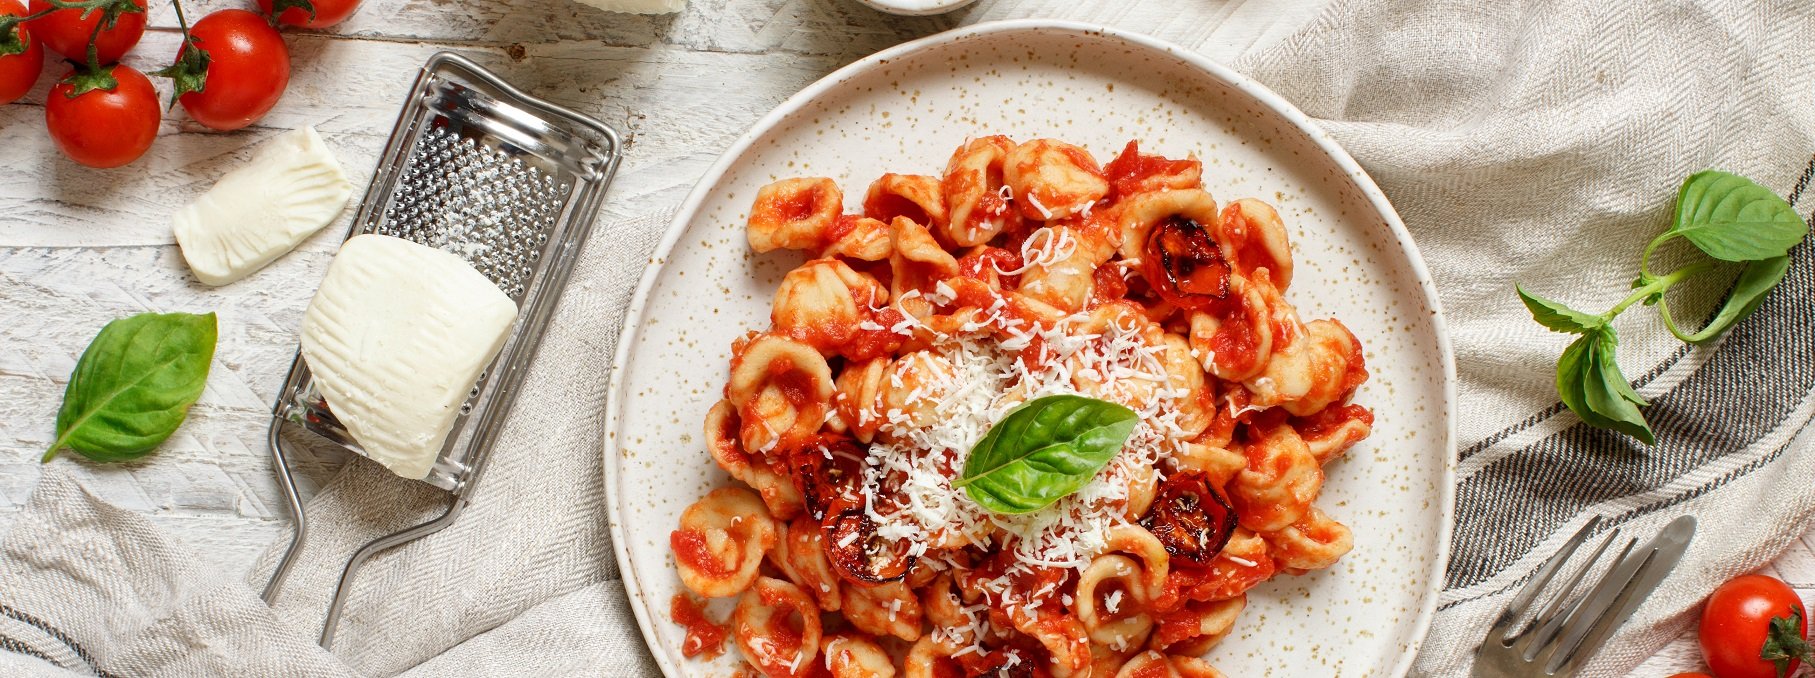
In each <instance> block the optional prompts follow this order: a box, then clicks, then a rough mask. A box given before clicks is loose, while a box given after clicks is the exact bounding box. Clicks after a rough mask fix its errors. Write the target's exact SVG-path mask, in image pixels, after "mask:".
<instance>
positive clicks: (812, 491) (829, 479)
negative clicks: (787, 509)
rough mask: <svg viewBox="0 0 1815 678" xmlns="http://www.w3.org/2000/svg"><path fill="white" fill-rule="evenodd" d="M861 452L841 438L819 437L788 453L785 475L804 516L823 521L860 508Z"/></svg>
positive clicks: (854, 443) (848, 440) (861, 494)
mask: <svg viewBox="0 0 1815 678" xmlns="http://www.w3.org/2000/svg"><path fill="white" fill-rule="evenodd" d="M863 459H864V450H863V449H862V448H860V447H858V446H857V442H856V441H854V440H851V439H850V438H845V437H842V436H822V437H819V438H816V439H814V440H812V441H810V442H808V443H807V444H804V445H801V446H800V447H797V448H795V449H794V451H792V452H790V453H789V461H788V473H789V476H790V478H791V479H792V480H793V481H794V489H796V490H799V491H800V496H801V499H802V500H803V503H805V504H806V505H807V515H809V516H812V517H813V519H814V520H825V519H826V518H827V517H829V516H836V515H838V514H840V513H844V512H845V511H848V510H851V509H853V508H861V507H862V506H863V483H864V479H863V468H864V461H863Z"/></svg>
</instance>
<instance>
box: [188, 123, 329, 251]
mask: <svg viewBox="0 0 1815 678" xmlns="http://www.w3.org/2000/svg"><path fill="white" fill-rule="evenodd" d="M351 195H353V185H352V184H351V183H348V182H347V175H346V173H345V172H343V171H341V169H340V162H339V161H337V160H335V159H334V154H333V152H331V151H329V150H328V146H327V144H324V143H322V140H321V135H320V134H316V133H315V128H313V127H304V128H302V129H299V130H293V131H289V132H285V133H283V134H280V135H278V136H277V137H276V138H274V139H272V140H271V141H268V142H266V143H265V145H264V146H260V147H259V149H258V151H257V152H256V153H254V154H253V155H252V161H251V162H248V163H246V164H245V165H244V166H242V167H239V168H237V169H234V170H233V171H231V172H228V173H227V174H225V175H223V176H222V177H221V179H220V181H219V182H217V183H215V184H214V187H213V188H210V189H208V192H207V193H203V194H202V195H201V197H199V198H196V199H195V202H192V203H189V204H188V205H185V206H184V207H183V208H182V209H180V210H177V213H176V218H175V223H174V224H172V228H171V230H173V231H175V232H176V242H177V244H178V245H181V246H182V248H183V259H184V260H186V261H188V262H189V270H191V271H194V272H195V277H196V278H199V279H201V281H202V282H204V283H207V284H209V285H225V284H227V283H230V282H233V281H235V280H239V279H240V278H244V277H246V276H247V275H248V274H250V273H252V272H253V271H256V270H258V269H261V268H264V267H265V264H269V263H271V262H272V260H275V259H277V258H278V257H280V256H283V254H284V253H285V252H288V251H290V250H291V249H292V248H294V247H296V245H297V244H298V243H301V242H302V241H303V239H304V238H307V237H309V236H310V235H313V234H314V233H315V232H316V231H319V230H321V227H323V226H326V225H328V224H329V223H330V222H332V221H334V217H336V216H339V215H340V211H341V209H343V208H345V207H346V205H347V197H348V196H351Z"/></svg>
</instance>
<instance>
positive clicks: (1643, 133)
mask: <svg viewBox="0 0 1815 678" xmlns="http://www.w3.org/2000/svg"><path fill="white" fill-rule="evenodd" d="M1810 40H1815V7H1812V6H1811V5H1809V4H1808V3H1794V2H1762V3H1760V2H1741V1H1728V0H1696V1H1693V2H1562V1H1557V0H1523V1H1515V2H1494V3H1481V2H1472V1H1469V0H1367V1H1361V0H1338V2H1336V3H1335V4H1334V5H1333V6H1331V7H1330V8H1328V10H1327V11H1326V12H1325V13H1324V14H1323V15H1322V16H1321V17H1320V18H1319V19H1318V20H1317V21H1315V22H1314V23H1313V24H1312V25H1310V26H1308V27H1307V28H1306V29H1305V30H1303V31H1301V32H1300V33H1299V34H1297V35H1295V36H1293V37H1291V38H1289V39H1287V40H1286V41H1284V42H1283V43H1281V44H1279V45H1277V46H1276V47H1275V48H1273V49H1270V50H1266V51H1263V52H1261V53H1259V54H1256V55H1254V56H1253V57H1252V58H1250V59H1247V60H1245V61H1243V62H1240V63H1239V64H1238V68H1240V69H1241V70H1243V71H1245V72H1247V73H1249V74H1251V75H1253V76H1254V77H1256V78H1257V79H1259V80H1260V81H1262V82H1264V83H1266V84H1267V85H1269V86H1271V87H1273V88H1274V89H1275V90H1276V91H1278V92H1279V93H1280V94H1282V95H1284V96H1285V97H1286V98H1287V99H1289V100H1291V101H1293V102H1295V103H1297V104H1298V105H1299V106H1300V107H1301V108H1303V109H1304V110H1305V112H1307V113H1309V114H1310V115H1311V116H1313V117H1315V118H1317V119H1318V121H1319V123H1320V124H1321V125H1322V126H1323V127H1324V128H1325V129H1327V130H1329V132H1330V133H1331V134H1332V135H1333V136H1334V137H1335V138H1336V139H1337V140H1338V141H1339V142H1340V143H1341V144H1342V145H1343V146H1344V147H1345V148H1347V149H1348V150H1349V152H1350V153H1352V154H1354V156H1355V157H1356V158H1357V159H1359V160H1360V161H1361V163H1362V164H1363V165H1364V166H1365V167H1366V169H1367V170H1368V173H1369V174H1370V175H1372V176H1373V177H1374V179H1375V180H1376V181H1377V182H1379V184H1380V185H1381V188H1382V189H1384V190H1385V192H1386V194H1387V196H1388V197H1389V198H1391V199H1392V201H1393V204H1394V205H1395V207H1396V208H1397V209H1398V211H1399V213H1400V215H1401V216H1402V217H1403V218H1404V220H1405V223H1406V225H1407V226H1408V227H1409V228H1410V230H1411V231H1412V234H1413V237H1414V239H1415V240H1416V241H1417V243H1418V246H1419V248H1420V249H1421V250H1422V251H1423V254H1424V258H1425V261H1426V262H1427V263H1428V264H1429V265H1430V267H1431V272H1432V275H1433V276H1434V277H1435V279H1436V283H1437V290H1438V293H1439V295H1440V296H1441V298H1442V302H1443V306H1444V309H1445V312H1446V316H1447V320H1448V321H1449V326H1450V330H1451V333H1452V337H1453V339H1454V343H1455V350H1456V358H1457V360H1456V363H1457V370H1458V373H1459V376H1460V377H1461V381H1462V385H1461V386H1462V388H1461V394H1460V398H1461V399H1460V402H1459V403H1458V404H1459V414H1460V417H1461V421H1460V422H1459V423H1460V436H1459V438H1460V439H1459V441H1458V442H1459V446H1460V447H1461V450H1460V456H1461V461H1460V464H1459V468H1458V473H1457V481H1458V484H1457V513H1456V525H1455V532H1454V545H1453V551H1452V553H1451V556H1450V561H1449V567H1448V574H1447V577H1446V578H1445V581H1444V591H1443V594H1442V596H1441V600H1440V608H1439V612H1438V615H1437V619H1436V623H1435V624H1433V626H1432V631H1431V634H1430V636H1429V639H1428V640H1427V642H1426V646H1425V648H1424V650H1423V652H1422V653H1421V654H1420V656H1419V659H1418V663H1417V671H1418V672H1419V673H1422V674H1429V675H1466V667H1468V666H1469V665H1470V661H1469V660H1470V658H1471V654H1472V651H1473V648H1474V647H1475V645H1476V644H1478V643H1479V642H1480V641H1481V637H1482V635H1483V634H1484V633H1485V630H1486V627H1487V626H1488V625H1489V624H1491V622H1492V619H1493V617H1494V616H1495V615H1497V614H1498V613H1499V612H1500V610H1501V609H1502V608H1503V607H1504V606H1505V604H1506V602H1507V600H1508V599H1509V598H1510V597H1511V596H1512V594H1513V593H1515V592H1516V591H1517V589H1518V586H1520V585H1522V584H1523V583H1524V582H1525V581H1527V580H1528V579H1529V578H1530V576H1531V575H1532V573H1533V572H1534V571H1535V570H1536V568H1537V566H1538V565H1539V564H1541V563H1542V562H1543V560H1544V559H1545V558H1547V557H1549V556H1550V555H1551V554H1552V553H1554V552H1555V550H1556V549H1557V547H1558V546H1559V545H1560V544H1561V542H1562V541H1563V540H1565V539H1567V538H1568V537H1569V536H1570V535H1571V534H1573V533H1574V532H1575V531H1576V530H1577V528H1579V527H1580V526H1581V525H1582V524H1583V523H1584V522H1586V521H1587V520H1588V519H1589V517H1590V516H1594V515H1600V516H1603V518H1604V520H1605V521H1606V522H1607V523H1609V524H1610V525H1617V526H1619V527H1621V528H1622V529H1624V530H1625V531H1626V533H1627V534H1631V535H1633V536H1639V537H1641V538H1643V539H1648V538H1650V536H1651V535H1653V534H1655V533H1656V531H1657V530H1658V529H1659V528H1660V527H1662V525H1663V524H1664V523H1666V522H1668V521H1669V520H1671V519H1672V518H1675V517H1676V516H1679V515H1683V514H1693V515H1696V516H1697V517H1698V518H1699V520H1700V529H1699V531H1698V532H1697V534H1696V537H1695V540H1694V542H1693V544H1692V546H1691V548H1690V550H1689V552H1688V554H1687V556H1686V557H1685V558H1684V560H1683V562H1682V563H1681V564H1680V565H1679V566H1678V567H1677V569H1676V571H1675V572H1674V573H1673V575H1672V576H1671V577H1670V578H1669V579H1668V580H1667V581H1666V582H1665V583H1664V585H1663V587H1662V588H1661V589H1660V590H1659V591H1658V592H1657V593H1656V594H1654V595H1653V597H1652V598H1651V600H1649V601H1648V602H1647V604H1646V605H1645V606H1644V608H1643V609H1641V611H1640V612H1639V613H1638V614H1637V615H1636V616H1635V617H1634V618H1633V619H1632V621H1630V622H1628V623H1627V624H1626V626H1625V627H1623V629H1622V631H1621V633H1620V634H1619V635H1617V636H1616V637H1615V638H1613V639H1612V641H1611V642H1610V643H1608V649H1607V650H1606V651H1605V652H1603V653H1602V654H1601V655H1600V656H1598V657H1596V659H1595V661H1594V662H1593V664H1592V665H1591V667H1590V668H1591V670H1589V671H1587V672H1586V674H1585V675H1595V676H1615V675H1624V674H1625V672H1626V671H1627V670H1629V669H1630V668H1632V667H1634V666H1637V665H1638V664H1639V663H1640V662H1641V661H1642V660H1643V659H1644V658H1645V657H1647V656H1649V655H1651V654H1653V653H1655V652H1656V651H1657V650H1658V649H1659V648H1660V647H1662V646H1663V645H1664V644H1665V643H1667V642H1668V641H1669V640H1671V639H1673V638H1675V637H1677V636H1678V635H1680V634H1681V633H1682V632H1683V631H1685V630H1686V629H1688V628H1689V624H1690V623H1692V621H1693V620H1694V618H1695V614H1694V611H1693V607H1694V606H1695V605H1696V604H1697V603H1698V602H1699V601H1700V599H1701V597H1702V596H1705V595H1707V592H1708V591H1710V590H1712V589H1713V587H1714V586H1716V585H1718V584H1719V583H1720V582H1722V581H1725V580H1726V579H1728V578H1730V577H1732V576H1733V575H1736V574H1738V573H1741V572H1744V571H1747V570H1751V569H1754V568H1757V567H1758V566H1760V565H1762V564H1764V563H1766V562H1769V561H1770V560H1771V559H1772V558H1773V557H1774V556H1775V555H1776V554H1777V553H1779V552H1781V551H1782V550H1783V548H1784V547H1785V546H1786V545H1787V544H1788V543H1789V541H1790V540H1792V539H1795V538H1796V537H1797V536H1799V535H1801V534H1802V532H1803V531H1804V530H1806V529H1807V525H1808V523H1809V520H1810V516H1811V514H1812V513H1815V480H1812V479H1815V448H1812V446H1811V442H1810V437H1809V435H1808V434H1807V431H1806V429H1808V428H1809V426H1808V425H1809V422H1810V419H1811V416H1812V411H1815V255H1812V254H1811V247H1810V245H1809V244H1807V243H1805V244H1803V245H1799V246H1798V247H1797V248H1796V249H1795V250H1794V251H1793V262H1794V263H1793V264H1792V265H1791V270H1790V273H1789V274H1788V276H1787V277H1786V278H1785V280H1784V281H1783V283H1782V284H1781V285H1780V286H1779V287H1778V289H1776V290H1775V291H1774V292H1773V293H1772V294H1771V296H1770V297H1769V299H1768V300H1767V301H1766V302H1765V303H1764V305H1763V306H1761V307H1760V308H1759V310H1758V311H1757V313H1756V314H1755V315H1753V316H1752V317H1750V318H1749V319H1747V320H1746V321H1744V322H1742V323H1741V324H1740V325H1739V326H1738V327H1736V328H1735V329H1734V330H1733V331H1731V332H1730V333H1729V334H1728V335H1727V336H1726V337H1725V338H1724V339H1723V340H1722V342H1721V343H1720V344H1719V345H1717V346H1713V347H1707V348H1703V349H1698V350H1686V349H1685V348H1684V345H1683V344H1682V343H1681V342H1678V341H1676V340H1675V339H1674V338H1672V337H1671V336H1670V334H1669V333H1668V332H1667V331H1665V330H1664V328H1663V327H1662V325H1661V323H1659V322H1658V321H1657V320H1656V317H1657V314H1656V313H1654V312H1652V311H1651V310H1649V309H1645V308H1643V307H1638V308H1634V309H1631V310H1628V311H1627V312H1626V313H1624V314H1623V315H1621V316H1620V318H1619V319H1618V321H1617V322H1616V327H1617V328H1618V330H1619V332H1620V337H1621V347H1620V351H1619V354H1620V362H1621V366H1622V367H1623V368H1624V371H1625V374H1626V375H1627V376H1628V377H1629V378H1632V379H1634V380H1635V382H1636V383H1637V386H1638V390H1639V392H1640V393H1641V394H1643V395H1644V396H1645V397H1646V398H1648V399H1650V400H1651V401H1652V405H1651V406H1650V407H1649V408H1646V409H1645V416H1646V417H1647V418H1648V419H1649V420H1650V421H1651V422H1652V424H1653V426H1654V428H1655V429H1656V432H1657V437H1658V445H1656V446H1655V447H1646V446H1644V445H1642V444H1639V443H1636V442H1635V441H1632V440H1630V439H1627V438H1624V437H1621V436H1619V435H1616V434H1613V433H1610V432H1607V431H1602V430H1598V429H1592V428H1588V427H1587V426H1585V425H1583V424H1582V423H1580V421H1579V420H1578V419H1577V418H1576V417H1575V416H1574V415H1573V414H1570V413H1568V412H1567V411H1566V410H1562V409H1561V407H1560V406H1558V405H1557V397H1556V391H1555V388H1554V386H1553V385H1552V383H1551V381H1552V379H1553V375H1554V373H1555V372H1554V370H1555V368H1554V366H1555V364H1556V358H1557V356H1558V355H1559V354H1560V353H1561V352H1562V349H1563V347H1564V346H1565V345H1566V344H1567V343H1568V342H1569V340H1570V338H1569V337H1565V336H1563V335H1560V334H1553V333H1550V332H1548V331H1546V330H1544V329H1543V328H1542V327H1540V326H1538V325H1537V324H1536V323H1534V322H1533V321H1532V320H1531V318H1530V316H1529V315H1528V314H1527V312H1526V311H1525V309H1524V308H1523V306H1522V305H1521V304H1520V302H1519V301H1518V299H1517V298H1516V296H1515V294H1514V289H1513V285H1514V283H1515V282H1521V283H1525V284H1527V285H1530V286H1531V287H1532V289H1534V290H1535V291H1536V292H1538V293H1539V294H1542V295H1545V296H1548V297H1551V298H1555V299H1561V300H1563V301H1565V302H1567V303H1570V304H1571V305H1573V306H1575V307H1577V308H1581V309H1583V310H1586V311H1589V312H1596V313H1598V312H1600V311H1602V310H1604V309H1606V308H1608V307H1611V306H1612V305H1613V304H1614V303H1616V302H1618V301H1619V300H1620V299H1621V298H1623V297H1624V296H1625V295H1626V293H1627V292H1628V291H1629V287H1630V285H1629V284H1630V282H1631V280H1632V279H1633V277H1635V276H1636V275H1637V266H1638V257H1639V252H1640V250H1641V249H1642V248H1643V246H1644V244H1645V243H1646V242H1648V241H1649V240H1650V239H1651V238H1652V237H1653V236H1655V235H1656V234H1658V233H1660V232H1662V231H1663V229H1664V228H1665V227H1666V226H1667V225H1668V223H1669V209H1670V206H1671V204H1672V203H1673V201H1674V199H1675V195H1676V188H1677V186H1678V184H1680V183H1681V181H1682V179H1683V178H1684V177H1686V176H1688V175H1689V174H1691V173H1693V172H1695V171H1698V170H1701V169H1705V168H1710V167H1714V168H1721V169H1726V170H1730V171H1734V172H1739V173H1741V174H1744V175H1746V176H1749V177H1751V178H1753V179H1754V180H1756V181H1758V182H1760V183H1761V184H1763V185H1765V186H1768V187H1770V188H1772V189H1773V190H1775V191H1776V192H1777V193H1778V194H1780V195H1783V196H1785V197H1786V198H1788V199H1790V200H1791V201H1792V204H1793V205H1795V206H1796V208H1797V210H1798V212H1799V213H1800V214H1803V215H1804V216H1805V217H1807V215H1808V214H1809V213H1810V207H1811V206H1812V205H1815V196H1810V195H1808V193H1809V192H1810V191H1811V189H1810V186H1809V181H1810V175H1811V172H1812V171H1815V158H1812V157H1811V156H1812V155H1815V108H1811V106H1810V103H1809V102H1811V101H1815V58H1811V57H1810V55H1809V52H1808V50H1807V48H1806V45H1808V44H1810V43H1809V41H1810ZM1663 270H1669V269H1668V268H1664V269H1663ZM1723 292H1724V287H1723V286H1721V285H1718V284H1717V285H1707V286H1704V287H1702V288H1701V289H1700V290H1692V291H1691V292H1690V294H1689V295H1688V297H1687V298H1686V299H1684V300H1683V301H1682V302H1676V301H1673V302H1672V304H1673V307H1672V310H1673V311H1676V312H1677V313H1678V317H1686V318H1698V319H1699V318H1701V317H1704V316H1705V314H1706V309H1707V308H1708V307H1709V304H1711V303H1712V302H1713V301H1715V297H1717V296H1718V295H1719V294H1721V293H1723ZM1698 306H1699V308H1701V309H1703V310H1702V311H1701V312H1698V313H1684V312H1683V310H1682V309H1685V308H1692V307H1698ZM1688 322H1695V321H1693V320H1690V321H1688ZM1382 414H1383V415H1386V416H1390V414H1391V413H1390V412H1383V413H1382ZM1799 434H1800V436H1799ZM1596 536H1597V538H1598V537H1599V535H1598V534H1597V535H1596ZM1593 543H1594V542H1590V545H1591V546H1592V544H1593ZM1617 547H1618V545H1617V544H1616V545H1615V548H1617Z"/></svg>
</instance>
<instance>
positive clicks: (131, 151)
mask: <svg viewBox="0 0 1815 678" xmlns="http://www.w3.org/2000/svg"><path fill="white" fill-rule="evenodd" d="M105 70H107V71H111V72H112V74H113V79H114V80H115V82H116V83H117V84H115V85H114V86H113V88H112V89H92V90H89V91H86V92H83V93H81V94H76V93H75V92H76V88H77V83H74V82H71V80H72V78H70V77H66V78H65V79H64V80H63V81H62V82H59V83H57V86H55V87H52V88H51V89H50V96H48V97H46V98H45V100H44V124H45V126H47V127H49V128H50V138H51V139H52V140H54V141H56V142H57V148H60V149H62V150H63V154H64V155H67V156H69V157H70V159H71V160H74V161H76V162H79V163H82V164H84V165H87V166H89V167H119V166H121V165H124V164H127V163H130V162H132V161H134V160H138V159H139V156H142V155H145V149H148V148H151V142H152V140H153V139H156V138H157V136H158V117H159V110H158V92H157V90H156V89H153V88H152V87H151V80H149V79H147V78H146V77H145V74H143V73H140V72H138V71H135V70H133V69H132V68H130V67H127V66H114V67H112V68H110V69H105ZM70 75H71V76H75V72H74V71H71V73H70ZM78 77H94V76H88V75H84V76H78Z"/></svg>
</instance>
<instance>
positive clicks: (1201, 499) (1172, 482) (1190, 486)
mask: <svg viewBox="0 0 1815 678" xmlns="http://www.w3.org/2000/svg"><path fill="white" fill-rule="evenodd" d="M1235 522H1236V519H1235V509H1233V508H1230V506H1229V501H1228V500H1227V499H1224V498H1223V497H1222V495H1220V494H1217V493H1216V492H1215V491H1214V490H1211V489H1210V485H1209V483H1207V482H1205V480H1204V475H1203V474H1201V473H1195V472H1189V471H1187V472H1185V473H1179V474H1177V475H1174V476H1172V477H1171V478H1167V479H1166V482H1165V483H1164V484H1162V485H1160V488H1159V490H1158V491H1157V492H1156V493H1155V496H1154V500H1153V507H1152V508H1149V509H1147V515H1146V516H1144V517H1142V518H1141V526H1142V527H1145V528H1147V531H1149V532H1152V533H1153V536H1154V537H1157V538H1158V539H1159V540H1160V545H1161V546H1164V547H1166V553H1167V554H1169V555H1171V556H1172V557H1173V558H1175V559H1177V560H1178V561H1180V562H1181V563H1190V564H1192V565H1199V566H1201V565H1208V564H1210V559H1212V558H1215V557H1216V554H1218V553H1222V552H1223V547H1224V546H1227V545H1228V544H1229V537H1231V536H1233V535H1234V534H1235Z"/></svg>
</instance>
